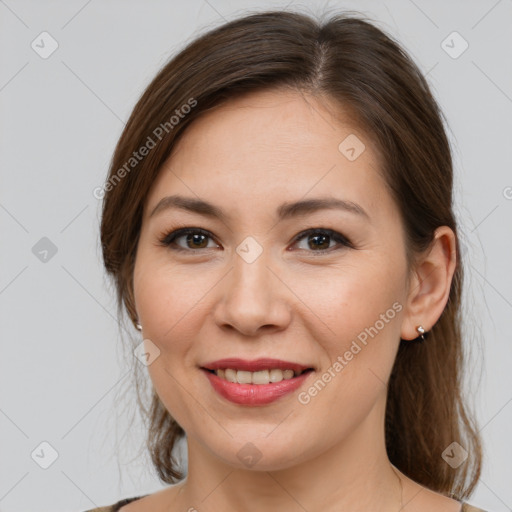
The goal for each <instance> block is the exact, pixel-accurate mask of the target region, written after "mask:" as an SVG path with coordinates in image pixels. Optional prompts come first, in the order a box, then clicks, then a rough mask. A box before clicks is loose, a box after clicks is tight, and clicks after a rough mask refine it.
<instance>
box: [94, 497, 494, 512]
mask: <svg viewBox="0 0 512 512" xmlns="http://www.w3.org/2000/svg"><path fill="white" fill-rule="evenodd" d="M145 496H148V495H147V494H145V495H144V496H136V497H134V498H127V499H124V500H120V501H118V502H117V503H114V504H113V505H108V506H106V507H100V508H93V509H90V510H86V511H85V512H118V511H119V510H120V509H121V507H123V506H124V505H128V503H131V502H132V501H135V500H140V499H141V498H144V497H145ZM461 505H462V508H461V509H460V512H487V511H486V510H484V509H482V508H477V507H474V506H473V505H470V504H469V503H466V502H462V503H461Z"/></svg>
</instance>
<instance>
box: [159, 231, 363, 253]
mask: <svg viewBox="0 0 512 512" xmlns="http://www.w3.org/2000/svg"><path fill="white" fill-rule="evenodd" d="M190 233H193V234H201V235H204V236H206V237H208V238H209V239H210V240H212V241H214V242H215V243H217V244H218V242H217V241H216V239H215V236H214V235H213V234H212V233H211V232H210V231H208V230H207V229H203V228H199V227H194V226H191V225H183V226H175V227H174V228H173V229H172V230H170V231H166V232H164V233H162V235H161V236H160V237H159V241H160V245H163V246H164V247H167V248H170V249H171V250H174V251H178V252H188V253H197V252H201V251H205V250H208V249H211V248H208V247H206V248H202V249H197V250H196V249H185V248H183V247H180V246H174V247H171V245H172V244H173V243H174V242H175V240H176V239H177V238H181V237H182V236H185V235H188V234H190ZM315 234H325V235H327V236H329V237H330V238H331V239H332V240H334V241H335V242H337V244H338V247H336V246H335V247H331V248H329V249H324V250H318V251H313V250H311V251H308V250H305V251H306V252H308V253H311V254H315V253H316V254H317V255H322V254H330V253H332V252H333V251H336V250H340V249H342V248H351V249H354V248H355V247H354V245H353V244H352V242H351V241H350V239H349V238H347V237H346V236H344V235H343V234H342V233H339V232H338V231H336V230H334V229H330V228H322V227H315V228H309V229H305V230H303V231H301V232H300V233H298V234H297V235H295V237H294V238H293V240H292V242H291V243H292V244H293V245H294V244H296V243H297V242H299V241H301V240H302V239H304V238H306V237H307V236H309V235H315ZM218 245H220V244H218Z"/></svg>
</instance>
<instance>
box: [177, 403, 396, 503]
mask: <svg viewBox="0 0 512 512" xmlns="http://www.w3.org/2000/svg"><path fill="white" fill-rule="evenodd" d="M383 407H385V400H384V401H383V402H382V401H379V403H377V404H376V406H375V407H374V408H373V409H372V411H371V412H370V414H369V415H368V416H367V417H366V418H365V419H363V421H362V422H361V423H359V424H358V425H356V427H355V428H354V429H353V430H352V431H351V432H350V433H349V434H348V435H347V436H345V438H344V439H343V440H342V442H339V443H338V444H336V445H334V446H332V447H330V448H329V449H328V450H326V451H324V452H323V453H320V454H317V455H316V456H314V457H310V456H308V454H304V453H301V451H300V447H298V450H297V459H303V461H302V462H299V463H297V464H294V465H293V466H291V467H289V468H286V469H280V470H276V471H262V470H260V471H257V470H254V469H251V470H249V469H239V468H234V467H233V466H231V465H228V464H225V463H223V462H222V461H221V460H219V458H218V457H216V456H213V455H212V454H211V452H209V451H207V450H205V448H204V446H203V445H202V444H200V443H198V442H197V441H196V440H195V439H194V438H191V437H189V438H188V461H189V464H188V465H189V473H188V475H187V478H186V480H185V481H184V482H183V483H182V484H180V487H181V489H180V492H179V496H178V498H177V502H179V509H180V510H181V509H183V510H194V509H197V510H201V511H205V512H210V511H218V510H226V511H235V510H244V511H247V512H257V511H261V510H280V509H282V510H308V511H309V512H314V511H322V512H330V511H333V512H334V511H339V510H350V511H351V512H352V511H354V512H356V511H361V512H362V511H367V510H372V511H376V512H398V511H399V510H400V509H401V505H402V503H401V500H402V484H401V480H400V477H399V476H398V472H397V471H396V470H395V469H394V468H393V466H392V465H391V463H390V462H389V459H388V457H387V454H386V450H385V438H384V424H383V420H381V421H378V419H379V418H384V414H383V412H384V410H383ZM177 504H178V503H176V505H177Z"/></svg>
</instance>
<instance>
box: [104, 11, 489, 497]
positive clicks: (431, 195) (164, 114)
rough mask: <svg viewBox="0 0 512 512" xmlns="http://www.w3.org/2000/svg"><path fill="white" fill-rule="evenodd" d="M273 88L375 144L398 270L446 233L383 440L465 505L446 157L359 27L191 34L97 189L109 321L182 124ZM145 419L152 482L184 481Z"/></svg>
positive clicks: (290, 22)
mask: <svg viewBox="0 0 512 512" xmlns="http://www.w3.org/2000/svg"><path fill="white" fill-rule="evenodd" d="M280 87H286V88H290V89H293V90H297V91H301V92H308V93H311V94H314V95H316V96H318V97H324V98H326V99H330V100H334V101H335V102H336V103H337V104H338V105H339V106H340V107H341V108H343V109H350V112H351V113H353V114H354V118H355V119H357V121H358V123H359V124H360V126H361V127H362V129H363V132H364V133H366V134H367V135H368V137H371V138H372V140H373V141H375V146H376V149H377V150H378V152H379V154H380V155H381V157H382V169H381V172H382V174H383V176H384V177H385V180H386V183H387V186H388V187H389V189H390V191H391V193H392V195H393V198H394V200H395V201H396V204H397V205H398V207H399V210H400V212H401V219H402V222H403V226H404V231H405V236H406V245H407V254H408V263H409V265H411V264H412V263H413V262H414V256H415V255H418V254H420V253H421V252H422V251H424V250H425V249H427V248H428V247H429V245H430V243H431V242H432V240H433V234H434V231H435V230H436V228H437V227H439V226H443V225H446V226H449V227H450V228H451V229H452V230H453V231H454V233H455V235H456V239H457V267H456V270H455V274H454V276H453V280H452V284H451V290H450V295H449V299H448V302H447V305H446V307H445V309H444V311H443V313H442V315H441V317H440V319H439V321H438V322H437V323H436V325H435V326H434V327H433V328H432V330H431V332H430V333H429V337H428V339H427V341H425V342H424V343H423V344H416V343H410V342H407V341H405V340H402V341H401V344H400V347H399V350H398V354H397V358H396V361H395V364H394V367H393V371H392V374H391V377H390V381H389V386H388V401H387V409H386V418H385V432H386V448H387V451H388V456H389V458H390V461H391V462H392V464H394V465H395V466H396V467H397V468H398V469H399V470H401V471H402V472H403V473H404V474H406V475H407V476H408V477H410V478H411V479H413V480H415V481H416V482H418V483H420V484H422V485H424V486H426V487H428V488H430V489H432V490H434V491H437V492H440V493H443V494H450V496H452V497H455V498H456V499H462V498H466V497H467V496H469V495H470V494H471V492H472V491H473V488H474V487H475V486H476V483H477V481H478V479H479V477H480V471H481V458H482V451H481V441H480V438H479V435H478V431H477V429H476V427H475V425H474V423H473V419H472V416H471V415H469V414H468V409H467V405H466V404H465V399H464V397H463V396H462V383H461V377H462V369H463V351H462V349H463V347H462V334H461V322H462V318H461V313H460V309H461V293H462V283H463V268H462V262H461V260H460V256H459V249H460V242H459V236H458V234H457V225H456V220H455V217H454V213H453V210H452V187H453V183H452V182H453V170H452V158H451V152H450V146H449V143H448V140H447V136H446V133H445V130H444V126H443V121H442V114H441V112H440V110H439V107H438V105H437V103H436V101H435V100H434V98H433V96H432V94H431V92H430V90H429V87H428V84H427V82H426V80H425V78H424V77H423V76H422V74H421V72H420V71H419V70H418V68H417V67H416V65H415V64H414V62H413V61H412V60H411V58H410V57H409V56H408V55H407V54H406V52H404V50H403V49H402V48H401V47H400V45H399V44H398V43H397V42H396V41H394V40H393V39H392V38H391V37H390V36H388V35H386V34H385V33H384V32H383V31H381V30H380V29H379V28H377V27H376V26H375V25H374V24H372V23H370V22H368V21H365V20H364V19H363V18H362V17H361V16H355V15H354V14H353V13H347V14H338V15H335V16H332V17H330V19H328V20H327V21H325V22H321V21H317V20H315V19H313V18H311V17H310V16H309V15H304V14H299V13H292V12H284V11H272V12H262V13H257V14H250V15H247V16H245V17H242V18H239V19H236V20H234V21H231V22H228V23H225V24H224V25H222V26H220V27H218V28H215V29H212V30H210V31H209V32H207V33H205V34H203V35H201V36H200V37H198V38H197V39H195V40H194V41H192V42H191V43H190V44H188V45H187V46H186V48H185V49H183V50H182V51H181V52H180V53H179V54H178V55H176V56H175V57H174V58H173V59H172V60H170V61H169V62H168V63H167V64H166V65H165V66H164V67H163V69H161V71H160V72H159V73H158V74H157V76H156V77H155V78H154V80H153V81H152V82H151V84H150V85H149V86H148V87H147V89H146V90H145V92H144V93H143V94H142V97H141V98H140V100H139V101H138V103H137V105H136V106H135V108H134V110H133V112H132V114H131V116H130V119H129V120H128V123H127V124H126V127H125V129H124V131H123V133H122V135H121V138H120V140H119V142H118V144H117V147H116V149H115V153H114V156H113V160H112V162H111V167H110V172H109V179H108V181H107V186H106V187H105V195H104V200H103V215H102V221H101V242H102V250H103V259H104V263H105V267H106V270H107V272H108V273H109V274H110V276H111V277H112V278H113V280H114V283H115V287H116V290H117V299H118V307H119V312H120V313H123V306H124V307H125V308H126V311H127V313H128V315H129V317H130V319H131V321H132V322H135V321H136V319H137V316H136V311H135V307H134V299H133V288H132V276H133V268H134V257H135V254H136V248H137V243H138V237H139V232H140V228H141V220H142V211H143V206H144V203H145V200H146V197H147V195H148V191H149V190H150V187H151V185H152V184H153V182H154V180H155V178H156V176H157V175H158V173H159V171H160V169H161V167H162V165H163V163H164V162H165V161H166V160H167V159H168V158H169V156H170V154H171V152H172V150H173V147H174V146H175V145H176V142H177V140H178V139H179V138H180V137H181V136H182V134H183V133H184V131H185V129H186V127H187V126H189V125H190V124H191V123H193V122H194V119H197V118H198V116H200V115H201V113H204V112H205V111H207V110H211V109H212V108H214V107H216V106H218V105H220V104H222V103H223V102H225V101H229V100H230V99H232V98H234V97H235V96H236V95H241V94H244V93H248V92H251V91H260V90H263V89H272V88H280ZM186 105H189V107H187V108H185V107H184V106H186ZM180 114H183V115H180ZM178 118H179V119H178ZM171 119H174V121H172V120H171ZM164 131H165V134H164ZM150 141H151V142H150ZM144 146H146V147H147V148H149V151H144V152H143V151H142V150H141V151H140V153H141V154H142V153H144V154H145V156H144V157H143V158H140V159H139V158H138V157H137V159H136V161H135V157H134V152H135V151H138V150H139V149H140V148H142V147H144ZM128 162H129V166H128V165H127V163H128ZM132 164H133V165H132ZM132 167H133V170H132V169H131V168H132ZM122 169H124V172H121V170H122ZM139 405H142V403H141V401H140V400H139ZM144 412H145V413H146V414H147V415H148V416H149V420H150V425H149V429H148V439H147V445H148V448H149V452H150V454H151V458H152V461H153V464H154V466H155V468H156V470H157V472H158V475H159V477H160V479H161V480H162V481H163V482H167V483H174V482H175V481H176V480H178V479H181V478H182V475H181V474H180V472H179V471H178V470H177V467H176V460H175V459H174V458H173V456H172V452H173V446H174V444H175V442H176V441H177V440H178V438H180V437H181V436H183V434H184V432H183V429H182V428H181V427H180V426H179V425H178V424H177V423H176V421H175V420H174V419H173V418H172V417H171V415H170V414H169V412H168V411H167V410H166V409H165V407H164V406H163V405H162V403H161V402H160V400H159V398H158V396H157V394H156V393H155V391H154V390H153V391H152V401H151V407H150V410H149V411H147V410H146V409H144ZM453 441H457V442H458V443H459V444H461V445H462V446H463V447H464V448H465V449H466V450H467V451H468V452H469V457H468V459H467V460H466V462H465V463H464V464H462V465H461V466H459V467H458V468H456V469H453V468H452V467H451V466H449V465H448V464H447V463H446V462H445V461H444V460H443V458H442V456H441V455H442V452H443V451H444V450H445V448H447V447H448V446H449V445H450V444H451V443H452V442H453Z"/></svg>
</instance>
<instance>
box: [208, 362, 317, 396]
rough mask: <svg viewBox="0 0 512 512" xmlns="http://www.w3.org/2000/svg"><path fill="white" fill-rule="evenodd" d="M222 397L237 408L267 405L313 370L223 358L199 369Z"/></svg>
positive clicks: (282, 363) (300, 383)
mask: <svg viewBox="0 0 512 512" xmlns="http://www.w3.org/2000/svg"><path fill="white" fill-rule="evenodd" d="M201 370H202V371H203V372H204V373H205V375H206V377H207V378H208V380H209V382H210V384H211V386H212V388H213V389H214V391H216V392H217V393H218V394H219V395H220V396H221V397H223V398H225V399H227V400H229V401H230V402H232V403H236V404H239V405H252V406H256V405H266V404H269V403H271V402H274V401H275V400H277V399H279V398H281V397H283V396H285V395H288V394H289V393H291V392H293V391H295V390H296V389H297V388H299V387H300V386H301V385H302V384H303V382H304V381H305V380H306V379H307V377H308V376H309V374H310V373H313V371H314V370H313V368H312V367H306V366H304V365H300V364H296V363H289V362H286V361H280V360H276V359H258V360H256V361H244V360H242V359H223V360H219V361H215V362H213V363H209V364H206V365H205V366H202V367H201Z"/></svg>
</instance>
